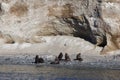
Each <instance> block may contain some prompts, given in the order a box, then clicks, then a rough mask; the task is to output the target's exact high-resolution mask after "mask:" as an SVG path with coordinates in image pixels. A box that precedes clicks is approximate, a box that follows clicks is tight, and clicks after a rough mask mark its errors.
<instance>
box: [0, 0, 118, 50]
mask: <svg viewBox="0 0 120 80" xmlns="http://www.w3.org/2000/svg"><path fill="white" fill-rule="evenodd" d="M110 2H111V3H110ZM110 2H108V1H105V0H19V1H18V0H1V1H0V14H1V13H3V12H4V13H3V14H2V15H0V24H1V25H0V31H1V35H3V36H4V35H6V34H7V35H9V38H8V37H1V38H3V39H4V40H5V41H4V42H5V43H11V44H13V43H14V42H19V43H22V42H28V43H40V42H42V41H41V40H40V37H41V36H56V35H61V36H63V35H69V36H75V37H80V38H83V39H85V40H86V41H89V42H91V43H93V44H96V45H98V46H102V47H105V46H106V45H108V46H109V45H110V43H112V44H114V45H116V44H117V43H119V37H118V36H119V35H117V37H116V38H117V39H116V40H115V41H113V40H114V35H115V36H116V32H115V31H116V30H118V29H117V28H119V27H118V25H119V24H115V25H117V28H115V31H114V30H113V29H112V28H113V24H111V23H109V20H110V19H112V16H116V15H119V14H118V13H117V12H114V13H110V14H109V13H108V12H109V11H110V12H112V10H111V9H109V8H108V7H107V5H109V6H111V4H116V6H115V7H116V8H115V9H116V10H117V8H118V7H119V5H118V4H119V3H114V2H116V1H110ZM112 6H113V5H112ZM112 6H111V7H112ZM108 14H109V15H108ZM112 14H115V15H112ZM111 15H112V16H111ZM109 18H110V19H109ZM112 20H113V21H114V19H112ZM116 20H118V21H119V19H118V18H117V17H116ZM116 23H118V22H116ZM118 33H119V31H117V34H118ZM106 34H108V35H109V36H110V37H109V36H107V35H106ZM6 39H8V41H7V40H6ZM6 41H7V42H6ZM116 46H117V47H115V49H116V48H117V49H119V47H120V46H119V45H116Z"/></svg>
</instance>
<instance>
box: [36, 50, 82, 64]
mask: <svg viewBox="0 0 120 80" xmlns="http://www.w3.org/2000/svg"><path fill="white" fill-rule="evenodd" d="M74 60H78V61H80V62H81V61H83V59H82V58H81V53H78V54H77V55H76V59H74ZM60 61H71V59H70V57H69V55H68V53H65V59H63V53H62V52H61V53H60V54H59V55H58V56H56V57H55V60H54V61H53V62H51V63H50V64H59V63H60ZM35 63H36V64H37V63H44V59H43V58H41V57H40V58H39V56H38V55H36V57H35Z"/></svg>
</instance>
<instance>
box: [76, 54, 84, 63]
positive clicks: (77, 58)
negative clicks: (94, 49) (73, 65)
mask: <svg viewBox="0 0 120 80" xmlns="http://www.w3.org/2000/svg"><path fill="white" fill-rule="evenodd" d="M74 60H78V61H83V59H82V58H81V53H78V54H77V55H76V59H74Z"/></svg>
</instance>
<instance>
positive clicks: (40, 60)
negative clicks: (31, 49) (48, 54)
mask: <svg viewBox="0 0 120 80" xmlns="http://www.w3.org/2000/svg"><path fill="white" fill-rule="evenodd" d="M35 63H36V64H37V63H44V59H43V58H39V56H38V55H36V57H35Z"/></svg>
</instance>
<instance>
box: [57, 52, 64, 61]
mask: <svg viewBox="0 0 120 80" xmlns="http://www.w3.org/2000/svg"><path fill="white" fill-rule="evenodd" d="M62 57H63V54H62V52H61V53H60V54H59V55H58V59H59V60H62Z"/></svg>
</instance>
